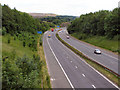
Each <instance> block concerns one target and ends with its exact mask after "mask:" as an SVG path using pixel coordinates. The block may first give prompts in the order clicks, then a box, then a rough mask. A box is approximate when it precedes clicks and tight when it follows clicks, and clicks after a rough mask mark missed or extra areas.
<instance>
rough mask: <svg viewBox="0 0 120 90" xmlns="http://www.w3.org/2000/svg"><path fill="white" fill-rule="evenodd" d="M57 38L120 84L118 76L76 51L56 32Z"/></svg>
mask: <svg viewBox="0 0 120 90" xmlns="http://www.w3.org/2000/svg"><path fill="white" fill-rule="evenodd" d="M56 36H57V38H58V39H59V40H60V41H61V42H62V43H63V44H64V45H66V46H67V47H68V48H70V49H71V50H72V51H73V52H75V53H76V54H77V55H79V56H80V57H82V58H83V59H84V60H85V61H86V62H87V63H88V64H90V65H91V66H92V67H94V68H95V69H96V70H98V71H99V72H100V73H102V74H103V75H105V76H106V77H107V78H109V79H110V80H111V81H113V82H114V83H115V84H117V85H118V86H120V82H119V79H120V77H118V76H116V75H114V74H113V73H111V72H109V71H107V70H106V69H105V68H104V67H102V66H100V65H99V64H97V63H95V62H94V61H92V60H91V59H89V58H88V57H86V56H85V55H83V54H82V53H81V52H80V51H78V50H77V49H75V48H74V47H72V46H70V45H69V44H68V43H66V42H65V41H64V40H62V39H61V38H60V37H59V35H58V34H56Z"/></svg>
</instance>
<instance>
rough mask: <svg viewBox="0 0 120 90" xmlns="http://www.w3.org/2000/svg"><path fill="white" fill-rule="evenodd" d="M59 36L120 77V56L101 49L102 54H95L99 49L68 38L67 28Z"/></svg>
mask: <svg viewBox="0 0 120 90" xmlns="http://www.w3.org/2000/svg"><path fill="white" fill-rule="evenodd" d="M58 34H59V36H60V37H61V38H62V39H63V40H64V41H65V42H67V43H68V44H69V45H71V46H73V47H74V48H76V49H77V50H79V51H80V52H82V53H83V54H84V55H85V56H87V57H89V58H90V59H92V60H94V61H96V62H98V63H100V64H101V65H103V66H106V67H107V68H109V69H111V70H112V71H114V72H116V73H118V74H119V75H120V71H118V70H119V69H118V55H115V54H113V53H111V52H109V51H106V50H104V49H101V48H99V49H100V50H101V51H102V54H100V55H98V54H94V50H95V49H96V48H98V47H96V46H93V45H90V44H87V43H85V42H82V41H80V40H77V39H75V38H73V37H70V39H67V38H66V28H64V29H63V32H59V33H58Z"/></svg>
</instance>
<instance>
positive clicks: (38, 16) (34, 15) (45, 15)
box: [28, 13, 57, 18]
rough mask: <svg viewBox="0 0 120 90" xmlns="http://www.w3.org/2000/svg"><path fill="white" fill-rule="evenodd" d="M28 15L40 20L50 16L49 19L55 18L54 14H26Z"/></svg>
mask: <svg viewBox="0 0 120 90" xmlns="http://www.w3.org/2000/svg"><path fill="white" fill-rule="evenodd" d="M28 14H29V15H31V16H33V17H34V18H42V17H47V16H51V17H56V16H57V15H56V14H52V13H28Z"/></svg>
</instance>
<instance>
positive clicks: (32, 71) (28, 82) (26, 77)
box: [2, 52, 42, 89]
mask: <svg viewBox="0 0 120 90" xmlns="http://www.w3.org/2000/svg"><path fill="white" fill-rule="evenodd" d="M14 53H15V52H14ZM11 57H12V56H11V55H9V58H8V59H7V60H5V61H4V62H3V69H2V71H3V73H2V88H3V89H19V88H41V81H40V79H39V78H41V77H40V71H41V66H42V63H41V62H40V60H39V59H40V58H39V56H37V55H36V56H35V57H34V58H32V59H30V58H28V57H27V56H26V55H24V56H23V57H22V58H18V57H17V58H11Z"/></svg>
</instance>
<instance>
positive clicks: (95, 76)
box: [43, 31, 117, 90]
mask: <svg viewBox="0 0 120 90" xmlns="http://www.w3.org/2000/svg"><path fill="white" fill-rule="evenodd" d="M49 34H50V35H51V38H48V35H49ZM43 48H44V52H45V57H46V62H47V66H48V72H49V74H50V77H51V84H52V88H91V89H92V88H93V89H95V88H111V89H112V90H113V88H117V86H116V85H115V84H113V83H112V82H111V81H110V80H108V79H107V78H106V77H105V76H103V75H102V74H101V73H99V72H98V71H97V70H95V69H94V68H93V67H91V66H90V65H89V64H87V63H86V62H85V61H84V60H83V59H82V58H80V57H79V56H78V55H76V54H75V53H74V52H72V51H71V50H70V49H68V48H67V47H66V46H64V45H63V44H62V43H61V42H60V41H59V40H58V39H57V38H56V36H55V32H51V31H47V32H45V33H44V36H43ZM109 90H110V89H109ZM114 90H117V89H114Z"/></svg>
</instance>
